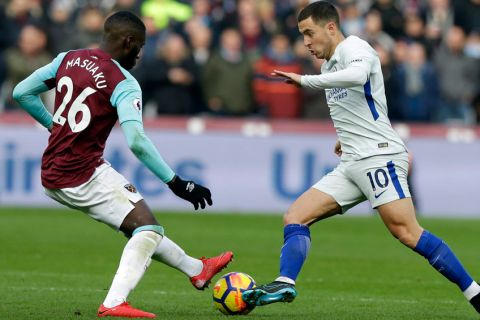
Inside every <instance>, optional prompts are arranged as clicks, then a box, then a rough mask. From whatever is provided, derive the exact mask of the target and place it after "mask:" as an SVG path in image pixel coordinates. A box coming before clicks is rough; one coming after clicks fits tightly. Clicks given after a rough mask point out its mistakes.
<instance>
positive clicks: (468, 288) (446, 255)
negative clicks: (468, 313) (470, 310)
mask: <svg viewBox="0 0 480 320" xmlns="http://www.w3.org/2000/svg"><path fill="white" fill-rule="evenodd" d="M414 250H415V252H417V253H419V254H420V255H422V256H423V257H424V258H425V259H427V260H428V262H429V263H430V265H431V266H432V267H434V268H435V269H436V270H437V271H438V272H440V273H441V274H442V275H443V276H444V277H445V278H447V279H448V280H450V281H451V282H453V283H455V284H456V285H457V286H458V287H459V288H460V290H461V291H462V292H463V294H464V296H465V298H466V299H467V300H468V301H469V302H470V303H471V304H472V306H473V307H474V308H475V310H477V312H478V313H480V286H479V285H478V283H476V282H475V281H474V280H473V279H472V277H471V276H470V275H469V274H468V272H467V271H466V270H465V268H464V267H463V266H462V264H461V263H460V261H459V260H458V258H457V257H456V256H455V254H454V253H453V251H452V250H451V249H450V247H449V246H448V245H447V244H446V243H445V242H444V241H443V240H442V239H440V238H438V237H436V236H435V235H434V234H432V233H430V232H428V231H427V230H424V231H423V232H422V235H421V236H420V239H419V240H418V243H417V245H416V246H415V248H414Z"/></svg>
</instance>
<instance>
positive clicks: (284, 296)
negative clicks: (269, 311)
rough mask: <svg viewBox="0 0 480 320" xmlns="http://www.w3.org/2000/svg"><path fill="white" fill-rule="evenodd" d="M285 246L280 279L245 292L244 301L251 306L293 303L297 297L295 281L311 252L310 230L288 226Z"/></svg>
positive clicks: (303, 226) (294, 225) (285, 231)
mask: <svg viewBox="0 0 480 320" xmlns="http://www.w3.org/2000/svg"><path fill="white" fill-rule="evenodd" d="M283 235H284V236H283V237H284V245H283V247H282V252H281V255H280V277H278V278H277V279H276V280H275V281H273V282H271V283H269V284H265V285H261V286H258V287H256V288H254V289H251V290H245V291H244V292H243V294H242V299H243V300H244V301H245V302H246V303H247V304H250V305H256V306H263V305H266V304H270V303H275V302H292V301H293V300H294V299H295V297H296V296H297V290H295V280H296V279H297V276H298V274H299V273H300V270H301V269H302V266H303V263H304V262H305V259H306V258H307V255H308V251H309V250H310V229H309V228H308V226H306V225H303V224H288V225H286V226H285V227H284V231H283Z"/></svg>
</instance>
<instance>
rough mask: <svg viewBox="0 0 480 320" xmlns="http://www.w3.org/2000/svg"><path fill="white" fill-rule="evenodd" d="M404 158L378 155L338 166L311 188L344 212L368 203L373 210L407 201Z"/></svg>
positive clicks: (392, 155) (405, 155) (401, 155)
mask: <svg viewBox="0 0 480 320" xmlns="http://www.w3.org/2000/svg"><path fill="white" fill-rule="evenodd" d="M407 175H408V154H407V153H406V152H404V153H397V154H390V155H378V156H373V157H369V158H365V159H361V160H355V161H353V160H352V161H341V162H340V164H339V165H338V166H337V167H336V168H335V169H334V170H333V171H332V172H330V173H328V174H327V175H325V176H324V177H323V178H322V179H321V180H320V181H318V182H317V183H316V184H314V185H313V188H315V189H317V190H320V191H322V192H324V193H326V194H328V195H331V196H332V197H333V198H334V199H335V200H336V201H337V202H338V204H339V205H340V206H341V207H342V211H343V212H346V211H347V210H348V209H350V208H352V207H354V206H355V205H357V204H359V203H360V202H363V201H365V200H369V201H370V203H371V205H372V208H373V209H375V208H377V207H378V206H381V205H382V204H386V203H389V202H392V201H395V200H398V199H403V198H408V197H411V196H410V191H409V188H408V183H407Z"/></svg>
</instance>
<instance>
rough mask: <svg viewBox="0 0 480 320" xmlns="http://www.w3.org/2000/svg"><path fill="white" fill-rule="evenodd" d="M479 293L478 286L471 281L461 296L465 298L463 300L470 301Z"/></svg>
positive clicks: (479, 288) (479, 287)
mask: <svg viewBox="0 0 480 320" xmlns="http://www.w3.org/2000/svg"><path fill="white" fill-rule="evenodd" d="M479 293H480V286H479V285H478V283H476V282H475V281H473V282H472V284H471V285H470V286H469V287H468V288H467V289H465V291H463V295H464V296H465V298H467V300H468V301H470V300H471V299H472V298H473V297H475V296H476V295H477V294H479Z"/></svg>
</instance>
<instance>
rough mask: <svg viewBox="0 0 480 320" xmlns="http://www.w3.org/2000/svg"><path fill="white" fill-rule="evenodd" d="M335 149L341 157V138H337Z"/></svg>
mask: <svg viewBox="0 0 480 320" xmlns="http://www.w3.org/2000/svg"><path fill="white" fill-rule="evenodd" d="M333 151H334V152H335V154H336V155H337V156H339V157H340V156H341V155H342V146H341V145H340V140H337V142H336V143H335V149H334V150H333Z"/></svg>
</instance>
